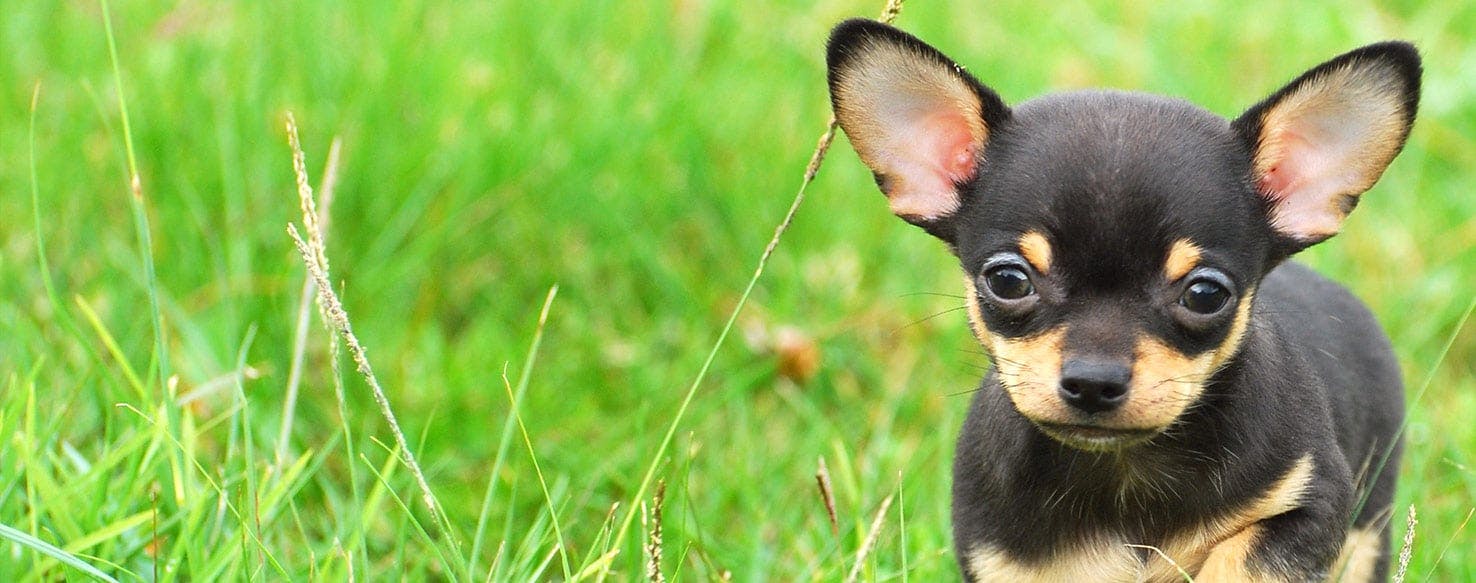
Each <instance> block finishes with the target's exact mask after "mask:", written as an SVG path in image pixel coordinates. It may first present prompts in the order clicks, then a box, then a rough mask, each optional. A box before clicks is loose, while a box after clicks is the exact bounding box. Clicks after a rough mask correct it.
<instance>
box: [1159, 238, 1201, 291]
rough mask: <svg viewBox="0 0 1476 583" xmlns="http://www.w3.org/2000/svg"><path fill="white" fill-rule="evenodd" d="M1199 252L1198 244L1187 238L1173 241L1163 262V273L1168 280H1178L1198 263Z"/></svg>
mask: <svg viewBox="0 0 1476 583" xmlns="http://www.w3.org/2000/svg"><path fill="white" fill-rule="evenodd" d="M1199 254H1200V250H1199V246H1198V245H1195V244H1194V243H1191V242H1189V240H1188V239H1179V240H1178V241H1174V245H1173V246H1172V247H1170V248H1169V252H1168V259H1167V260H1165V261H1164V262H1163V274H1164V275H1165V276H1167V277H1168V279H1169V281H1178V280H1179V278H1181V277H1184V276H1185V275H1188V274H1189V270H1191V269H1194V266H1195V265H1198V264H1199Z"/></svg>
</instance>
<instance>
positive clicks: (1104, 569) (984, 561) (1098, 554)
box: [967, 532, 1220, 583]
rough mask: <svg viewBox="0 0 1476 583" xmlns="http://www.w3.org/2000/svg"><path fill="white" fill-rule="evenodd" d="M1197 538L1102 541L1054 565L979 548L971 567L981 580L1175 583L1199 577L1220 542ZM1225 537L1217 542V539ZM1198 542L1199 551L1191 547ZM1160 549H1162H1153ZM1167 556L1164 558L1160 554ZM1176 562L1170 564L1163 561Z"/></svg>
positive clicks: (1066, 553) (1059, 556) (1065, 554)
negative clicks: (1171, 559)
mask: <svg viewBox="0 0 1476 583" xmlns="http://www.w3.org/2000/svg"><path fill="white" fill-rule="evenodd" d="M1208 534H1218V533H1209V532H1205V533H1196V535H1195V536H1193V537H1186V540H1182V541H1175V543H1174V544H1173V545H1164V546H1165V547H1170V546H1175V547H1178V548H1159V547H1158V546H1152V547H1149V546H1144V545H1141V544H1138V543H1133V542H1131V541H1129V540H1127V539H1125V538H1123V537H1120V536H1102V537H1097V538H1094V539H1092V540H1090V541H1084V542H1082V543H1081V544H1079V545H1077V546H1075V547H1073V548H1070V549H1065V550H1063V551H1061V552H1058V553H1056V554H1055V555H1053V556H1052V557H1051V558H1050V559H1049V560H1046V561H1040V562H1030V563H1027V562H1020V561H1016V560H1014V559H1012V558H1011V557H1010V556H1009V555H1008V554H1006V553H1004V552H1002V551H1000V550H998V549H995V548H992V547H989V546H980V547H978V548H975V549H974V550H973V551H972V552H971V553H970V554H969V557H968V562H967V564H968V568H969V570H970V571H971V573H972V574H973V575H974V576H975V577H976V578H977V580H979V581H1001V582H1003V581H1041V582H1045V581H1102V582H1125V583H1132V582H1153V583H1157V582H1165V583H1167V582H1171V581H1183V580H1185V579H1184V575H1183V573H1180V572H1179V569H1184V571H1185V572H1188V573H1194V572H1196V571H1197V570H1198V569H1199V567H1200V565H1202V564H1203V563H1204V560H1205V558H1206V557H1207V556H1208V554H1209V552H1210V549H1211V548H1213V545H1214V544H1215V543H1216V542H1219V541H1218V540H1188V539H1203V538H1206V537H1204V536H1203V535H1208ZM1218 538H1220V537H1216V539H1218ZM1195 542H1199V543H1201V544H1199V545H1197V546H1198V548H1190V547H1189V546H1188V545H1193V544H1194V543H1195ZM1154 549H1157V550H1154ZM1158 551H1163V553H1164V555H1159V554H1158ZM1165 555H1166V556H1173V557H1175V560H1174V563H1172V564H1171V563H1169V562H1168V561H1166V560H1164V559H1163V556H1165Z"/></svg>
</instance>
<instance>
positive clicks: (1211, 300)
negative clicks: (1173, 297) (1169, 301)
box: [1179, 279, 1230, 315]
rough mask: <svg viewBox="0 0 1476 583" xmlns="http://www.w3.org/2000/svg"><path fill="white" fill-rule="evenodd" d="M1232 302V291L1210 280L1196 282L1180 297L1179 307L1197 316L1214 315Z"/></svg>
mask: <svg viewBox="0 0 1476 583" xmlns="http://www.w3.org/2000/svg"><path fill="white" fill-rule="evenodd" d="M1229 302H1230V290H1228V289H1225V286H1223V285H1220V284H1219V283H1218V282H1215V281H1213V280H1210V279H1200V280H1196V281H1195V282H1194V283H1191V284H1189V287H1188V289H1185V290H1184V295H1182V296H1179V305H1181V306H1184V307H1185V308H1188V309H1189V311H1191V312H1194V313H1196V314H1205V315H1209V314H1213V313H1215V312H1218V311H1220V310H1221V309H1224V307H1225V304H1227V303H1229Z"/></svg>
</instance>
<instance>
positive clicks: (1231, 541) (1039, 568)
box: [965, 454, 1313, 583]
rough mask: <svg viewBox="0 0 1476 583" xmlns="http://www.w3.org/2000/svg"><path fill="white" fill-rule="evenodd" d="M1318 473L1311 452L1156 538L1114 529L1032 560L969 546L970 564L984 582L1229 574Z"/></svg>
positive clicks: (991, 548)
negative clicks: (1255, 492) (1246, 493)
mask: <svg viewBox="0 0 1476 583" xmlns="http://www.w3.org/2000/svg"><path fill="white" fill-rule="evenodd" d="M1312 474H1313V462H1312V457H1311V455H1310V454H1308V455H1304V456H1303V457H1301V458H1300V459H1298V460H1297V461H1296V462H1295V463H1293V464H1292V466H1291V468H1289V469H1288V470H1287V471H1286V472H1285V473H1284V474H1283V475H1282V476H1281V477H1280V478H1279V479H1278V480H1276V481H1275V482H1273V483H1272V484H1271V485H1270V486H1269V487H1267V488H1266V489H1265V490H1263V491H1262V493H1261V494H1260V495H1259V496H1257V497H1254V498H1252V499H1251V500H1249V501H1247V502H1245V503H1243V504H1240V505H1237V506H1235V507H1233V508H1232V509H1229V510H1227V511H1225V512H1223V513H1221V514H1219V515H1217V516H1215V517H1214V518H1210V519H1207V520H1203V521H1200V522H1198V523H1197V524H1195V525H1194V526H1192V527H1189V528H1185V529H1182V530H1179V531H1178V532H1175V533H1172V534H1170V535H1168V536H1164V537H1161V538H1157V539H1156V540H1143V539H1141V538H1139V539H1134V538H1133V537H1129V536H1127V535H1124V534H1120V533H1114V532H1111V531H1107V532H1106V533H1098V534H1094V535H1089V536H1085V537H1082V538H1079V539H1077V540H1074V541H1068V542H1064V543H1061V544H1060V545H1059V546H1058V548H1057V549H1056V550H1055V551H1054V552H1051V553H1049V554H1048V555H1047V556H1046V557H1045V558H1044V559H1038V560H1033V561H1022V560H1019V559H1018V558H1016V557H1013V556H1011V555H1010V554H1009V553H1007V552H1005V551H1004V550H1003V549H1000V548H998V547H995V546H992V545H990V544H988V543H979V544H976V545H974V546H973V547H972V548H970V549H968V551H967V557H966V561H965V564H966V565H967V568H968V569H969V571H970V573H971V574H973V575H974V577H975V578H976V579H977V580H979V581H1103V582H1154V583H1156V582H1171V581H1184V580H1186V577H1185V575H1186V574H1187V575H1190V576H1198V575H1200V574H1202V572H1201V569H1204V570H1205V572H1208V571H1209V570H1215V571H1216V573H1219V574H1223V573H1224V572H1225V570H1224V567H1223V566H1224V565H1232V566H1234V567H1235V568H1237V569H1238V567H1239V566H1241V565H1243V564H1244V557H1245V556H1246V555H1248V553H1249V550H1250V545H1251V544H1252V542H1253V541H1254V540H1255V537H1256V535H1257V530H1258V529H1260V528H1261V526H1260V525H1259V523H1260V522H1261V521H1262V520H1265V519H1267V518H1270V517H1273V516H1277V515H1279V514H1282V513H1285V512H1288V511H1290V510H1293V509H1295V508H1297V507H1298V506H1300V505H1301V502H1302V499H1303V497H1304V495H1305V494H1306V492H1307V487H1308V484H1309V483H1310V482H1311V480H1312ZM1212 565H1213V567H1212Z"/></svg>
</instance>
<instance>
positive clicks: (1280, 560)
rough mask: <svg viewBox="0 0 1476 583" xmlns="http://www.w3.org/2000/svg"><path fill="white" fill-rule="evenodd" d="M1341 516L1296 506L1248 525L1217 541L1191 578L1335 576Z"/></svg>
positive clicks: (1266, 579)
mask: <svg viewBox="0 0 1476 583" xmlns="http://www.w3.org/2000/svg"><path fill="white" fill-rule="evenodd" d="M1345 530H1346V527H1345V526H1344V524H1343V521H1340V520H1338V519H1337V518H1336V515H1335V514H1332V515H1329V514H1326V513H1319V512H1316V511H1311V510H1308V509H1298V510H1294V511H1292V512H1287V513H1284V514H1280V515H1277V516H1273V517H1271V518H1267V519H1265V520H1262V521H1259V522H1256V523H1254V524H1251V525H1250V526H1247V527H1245V528H1244V529H1242V530H1240V531H1239V532H1237V533H1235V534H1233V535H1231V536H1230V537H1229V538H1227V539H1225V540H1224V541H1222V542H1220V544H1218V545H1215V547H1214V548H1213V549H1212V550H1211V551H1210V553H1209V556H1208V557H1207V558H1206V559H1205V562H1204V564H1203V566H1202V567H1201V568H1200V570H1199V574H1198V575H1196V576H1195V577H1194V580H1195V581H1201V582H1211V583H1213V582H1222V581H1223V582H1231V581H1256V582H1273V581H1274V582H1282V581H1287V582H1290V581H1297V582H1301V581H1323V580H1328V579H1330V578H1333V579H1335V578H1336V577H1337V575H1336V574H1335V573H1331V572H1330V571H1331V568H1332V565H1333V562H1334V560H1335V559H1337V557H1338V552H1339V550H1340V549H1341V547H1342V543H1343V539H1344V534H1345V533H1344V531H1345Z"/></svg>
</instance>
